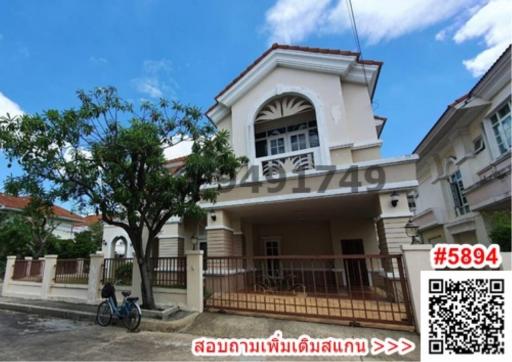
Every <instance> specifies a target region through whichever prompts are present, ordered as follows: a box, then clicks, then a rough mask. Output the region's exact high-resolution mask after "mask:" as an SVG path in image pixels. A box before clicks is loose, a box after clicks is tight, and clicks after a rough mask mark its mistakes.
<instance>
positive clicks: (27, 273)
mask: <svg viewBox="0 0 512 362" xmlns="http://www.w3.org/2000/svg"><path fill="white" fill-rule="evenodd" d="M25 260H26V261H27V263H26V264H25V276H30V269H31V268H32V257H31V256H26V257H25Z"/></svg>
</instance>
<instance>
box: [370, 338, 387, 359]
mask: <svg viewBox="0 0 512 362" xmlns="http://www.w3.org/2000/svg"><path fill="white" fill-rule="evenodd" d="M385 346H386V345H385V343H384V341H381V340H380V339H378V338H372V354H373V355H377V354H379V353H382V352H383V351H384V347H385Z"/></svg>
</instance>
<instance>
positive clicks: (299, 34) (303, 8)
mask: <svg viewBox="0 0 512 362" xmlns="http://www.w3.org/2000/svg"><path fill="white" fill-rule="evenodd" d="M477 1H478V0H450V1H439V0H387V1H382V0H364V1H362V0H354V1H353V2H352V5H353V9H354V13H355V18H356V22H357V26H358V32H359V34H360V35H361V37H363V38H365V39H366V40H367V41H368V43H370V44H375V43H378V42H380V41H382V40H390V39H394V38H397V37H400V36H402V35H405V34H408V33H410V32H413V31H416V30H420V29H423V28H426V27H428V26H431V25H433V24H436V23H439V22H441V21H443V20H446V19H448V18H450V17H452V16H453V15H455V14H456V13H458V12H460V11H463V10H464V9H465V8H466V7H467V6H471V5H474V4H475V3H476V2H477ZM265 28H266V29H267V31H268V32H269V33H270V36H269V38H270V40H271V41H277V42H297V41H301V40H304V39H305V38H306V37H308V36H309V35H312V34H314V33H316V34H319V33H320V34H321V33H324V34H325V33H328V34H338V33H342V32H345V31H350V29H351V25H350V18H349V16H348V5H347V2H346V0H319V1H314V0H302V1H297V0H278V1H277V2H276V4H275V5H274V6H273V7H272V8H270V9H269V10H268V11H267V13H266V27H265Z"/></svg>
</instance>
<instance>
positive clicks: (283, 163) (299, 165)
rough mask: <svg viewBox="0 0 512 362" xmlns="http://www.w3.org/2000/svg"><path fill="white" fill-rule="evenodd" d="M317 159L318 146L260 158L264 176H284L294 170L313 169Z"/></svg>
mask: <svg viewBox="0 0 512 362" xmlns="http://www.w3.org/2000/svg"><path fill="white" fill-rule="evenodd" d="M315 160H318V148H309V149H305V150H300V151H294V152H287V153H281V154H278V155H272V156H267V157H260V158H258V161H259V163H260V166H261V173H262V175H263V176H277V175H283V176H284V175H286V174H288V173H292V172H298V171H305V170H312V169H314V168H315Z"/></svg>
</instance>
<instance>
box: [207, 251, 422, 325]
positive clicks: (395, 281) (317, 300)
mask: <svg viewBox="0 0 512 362" xmlns="http://www.w3.org/2000/svg"><path fill="white" fill-rule="evenodd" d="M206 264H207V269H206V271H205V274H204V276H205V300H206V302H205V307H206V308H209V309H217V310H240V311H247V312H255V313H264V314H267V313H270V314H287V315H296V316H303V317H305V318H327V319H332V320H334V319H339V320H345V321H347V320H348V321H353V322H377V323H391V324H405V325H412V323H413V319H412V312H411V301H410V298H409V290H408V286H407V280H406V274H405V271H404V266H403V262H402V256H401V255H318V256H312V255H308V256H292V255H289V256H284V255H283V256H254V257H208V259H207V263H206Z"/></svg>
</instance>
